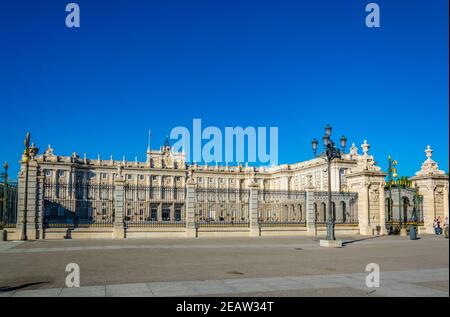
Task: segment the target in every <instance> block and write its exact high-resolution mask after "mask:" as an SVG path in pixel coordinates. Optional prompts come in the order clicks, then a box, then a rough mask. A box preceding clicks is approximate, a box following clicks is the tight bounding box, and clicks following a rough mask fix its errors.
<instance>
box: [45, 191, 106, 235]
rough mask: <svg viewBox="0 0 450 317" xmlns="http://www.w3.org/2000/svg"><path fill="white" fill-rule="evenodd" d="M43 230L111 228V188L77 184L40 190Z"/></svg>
mask: <svg viewBox="0 0 450 317" xmlns="http://www.w3.org/2000/svg"><path fill="white" fill-rule="evenodd" d="M43 197H44V226H45V227H46V228H72V227H112V225H113V222H114V186H113V185H106V184H91V183H81V184H76V185H70V184H53V183H46V184H44V187H43Z"/></svg>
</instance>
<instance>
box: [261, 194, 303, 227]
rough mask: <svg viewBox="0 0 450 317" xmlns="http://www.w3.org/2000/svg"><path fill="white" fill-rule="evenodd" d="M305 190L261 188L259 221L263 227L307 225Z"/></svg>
mask: <svg viewBox="0 0 450 317" xmlns="http://www.w3.org/2000/svg"><path fill="white" fill-rule="evenodd" d="M305 200H306V193H305V192H304V191H283V190H260V191H259V192H258V213H259V214H258V221H259V223H260V225H261V226H262V227H276V226H306V215H305V212H304V211H305Z"/></svg>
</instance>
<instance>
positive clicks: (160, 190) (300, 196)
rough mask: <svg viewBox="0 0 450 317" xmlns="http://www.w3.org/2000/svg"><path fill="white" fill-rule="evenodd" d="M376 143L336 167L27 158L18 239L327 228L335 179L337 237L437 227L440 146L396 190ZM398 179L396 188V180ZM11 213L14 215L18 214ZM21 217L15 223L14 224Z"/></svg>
mask: <svg viewBox="0 0 450 317" xmlns="http://www.w3.org/2000/svg"><path fill="white" fill-rule="evenodd" d="M369 148H370V145H369V144H368V143H367V141H364V143H363V144H362V145H361V152H362V153H361V154H360V153H359V150H358V148H357V147H356V146H355V144H353V145H352V147H351V148H350V150H349V152H348V153H342V155H341V158H340V159H335V160H333V161H332V164H331V168H330V170H328V167H327V163H326V161H325V160H324V159H323V158H322V157H320V156H319V157H315V158H313V159H311V160H308V161H304V162H300V163H295V164H284V165H278V166H271V167H250V166H248V165H245V166H243V165H241V164H239V165H233V166H229V165H225V166H224V165H218V164H215V165H206V164H205V165H198V164H187V163H186V161H185V156H184V154H183V153H175V152H174V151H173V150H172V148H171V147H170V145H169V144H168V143H165V144H164V145H163V146H162V147H161V148H160V149H159V150H151V149H150V148H148V149H147V152H146V161H145V162H139V161H138V160H137V159H136V160H134V161H131V162H130V161H127V160H125V159H122V160H114V159H113V158H112V157H110V158H109V159H103V158H101V157H100V156H99V157H98V158H96V159H89V158H87V157H86V155H83V156H82V157H81V156H80V155H79V154H77V153H72V155H70V156H61V155H57V154H56V153H55V152H54V150H53V149H52V147H51V146H50V145H49V146H48V148H47V149H46V150H45V151H44V152H43V153H42V154H37V151H36V150H35V151H34V153H35V154H34V155H32V156H31V159H30V160H29V161H28V162H22V166H21V170H20V172H19V179H18V184H19V185H18V203H17V204H18V208H17V209H18V211H17V215H16V217H14V219H15V224H11V223H9V224H7V225H5V227H6V230H7V232H8V239H10V240H14V239H21V238H23V235H24V232H25V234H26V238H27V239H29V240H34V239H59V238H111V237H115V238H133V237H182V236H186V237H202V236H242V235H244V236H245V235H247V236H248V235H250V236H261V235H322V234H325V231H326V228H325V223H326V221H327V217H328V216H327V214H328V210H329V207H330V206H328V192H327V191H328V181H329V180H328V178H330V183H331V192H332V203H331V210H332V217H333V220H334V223H335V229H336V234H337V235H348V234H362V235H373V234H386V233H388V232H389V230H392V228H394V227H395V226H397V227H398V229H400V231H402V229H403V231H404V230H406V229H407V226H406V224H408V223H411V222H412V221H416V222H417V223H418V224H419V228H420V230H421V231H422V232H431V230H432V227H430V225H431V223H432V221H433V219H434V218H435V217H436V216H441V217H442V218H444V217H446V216H448V176H447V175H445V174H444V172H443V171H440V170H439V169H438V166H437V163H436V162H434V161H433V160H432V150H431V149H430V148H429V147H428V148H427V150H426V155H427V159H426V161H425V162H424V164H423V165H422V168H421V170H420V171H418V172H417V175H416V176H415V177H413V178H412V180H411V184H409V185H408V186H403V187H402V186H394V188H392V186H387V184H386V181H385V178H386V173H384V172H383V171H381V169H380V168H379V167H378V166H376V163H375V161H374V158H373V156H372V155H370V154H369ZM391 185H392V184H391ZM9 218H11V217H9ZM9 222H11V221H9Z"/></svg>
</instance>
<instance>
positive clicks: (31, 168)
mask: <svg viewBox="0 0 450 317" xmlns="http://www.w3.org/2000/svg"><path fill="white" fill-rule="evenodd" d="M25 169H26V166H25V164H23V163H22V167H21V170H20V173H19V184H18V186H19V187H18V206H17V224H16V232H15V235H16V237H15V238H16V239H17V240H20V239H21V233H22V227H23V219H24V215H25V176H26V175H25ZM37 169H38V165H37V163H36V161H33V160H32V161H30V162H29V163H28V197H27V206H26V214H27V217H26V235H27V236H26V238H27V240H36V239H38V231H37V229H36V220H37V208H36V205H37V204H36V196H37V193H36V189H37Z"/></svg>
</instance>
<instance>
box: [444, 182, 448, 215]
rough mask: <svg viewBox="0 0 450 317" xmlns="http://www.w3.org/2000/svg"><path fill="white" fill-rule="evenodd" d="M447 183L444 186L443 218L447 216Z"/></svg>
mask: <svg viewBox="0 0 450 317" xmlns="http://www.w3.org/2000/svg"><path fill="white" fill-rule="evenodd" d="M448 203H449V201H448V183H447V184H446V185H445V186H444V219H445V217H448Z"/></svg>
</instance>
